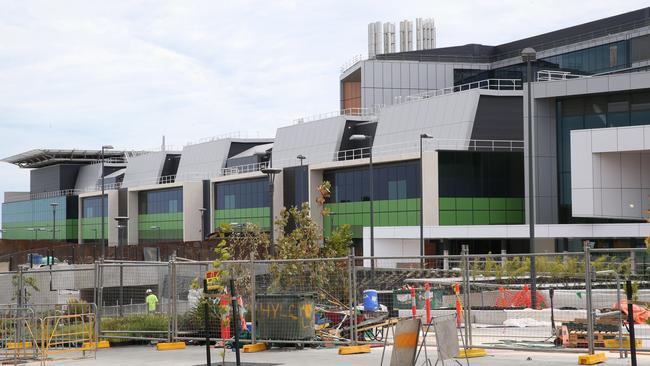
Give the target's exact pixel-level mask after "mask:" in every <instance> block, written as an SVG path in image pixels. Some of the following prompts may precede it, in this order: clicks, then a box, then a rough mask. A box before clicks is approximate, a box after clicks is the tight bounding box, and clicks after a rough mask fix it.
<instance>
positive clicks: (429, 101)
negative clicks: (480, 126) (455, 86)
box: [373, 89, 522, 155]
mask: <svg viewBox="0 0 650 366" xmlns="http://www.w3.org/2000/svg"><path fill="white" fill-rule="evenodd" d="M481 95H492V96H500V95H501V96H521V95H522V91H520V90H510V91H498V90H485V89H470V90H466V91H461V92H455V93H450V94H444V95H439V96H433V97H430V98H424V99H420V100H415V101H410V102H404V103H401V104H394V105H390V106H386V107H385V108H383V109H382V110H381V112H380V114H379V121H378V123H377V130H376V132H375V139H374V142H373V153H374V154H376V155H386V154H393V153H397V152H415V151H417V150H418V149H419V138H420V135H421V134H423V133H426V134H429V135H431V136H433V137H434V138H436V139H439V140H448V141H449V140H451V141H454V140H455V141H459V144H460V145H462V142H463V141H467V140H470V139H471V138H472V130H473V127H474V119H475V116H476V110H477V107H478V104H479V100H480V97H481ZM395 141H398V143H395Z"/></svg>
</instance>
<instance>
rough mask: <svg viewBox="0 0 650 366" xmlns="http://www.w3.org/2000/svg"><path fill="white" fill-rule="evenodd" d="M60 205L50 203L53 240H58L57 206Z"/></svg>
mask: <svg viewBox="0 0 650 366" xmlns="http://www.w3.org/2000/svg"><path fill="white" fill-rule="evenodd" d="M58 205H59V204H58V203H56V202H52V203H50V206H52V240H56V206H58Z"/></svg>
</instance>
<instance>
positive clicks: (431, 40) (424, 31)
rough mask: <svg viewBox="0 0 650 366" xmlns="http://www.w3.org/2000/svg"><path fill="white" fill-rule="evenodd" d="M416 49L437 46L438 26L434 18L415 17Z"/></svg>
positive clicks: (428, 48) (427, 48)
mask: <svg viewBox="0 0 650 366" xmlns="http://www.w3.org/2000/svg"><path fill="white" fill-rule="evenodd" d="M415 47H416V48H415V49H416V50H430V49H432V48H436V27H435V23H434V21H433V18H425V19H423V18H417V19H415Z"/></svg>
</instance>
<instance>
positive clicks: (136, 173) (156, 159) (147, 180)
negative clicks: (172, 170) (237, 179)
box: [122, 151, 182, 187]
mask: <svg viewBox="0 0 650 366" xmlns="http://www.w3.org/2000/svg"><path fill="white" fill-rule="evenodd" d="M166 156H167V153H166V152H164V151H159V152H152V153H148V154H143V155H138V156H135V157H131V158H129V162H128V164H127V166H126V171H125V172H124V181H122V187H133V186H141V185H150V184H158V179H159V178H160V174H161V173H162V169H163V164H164V163H165V158H166ZM181 160H182V159H181Z"/></svg>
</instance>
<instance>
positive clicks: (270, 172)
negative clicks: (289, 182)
mask: <svg viewBox="0 0 650 366" xmlns="http://www.w3.org/2000/svg"><path fill="white" fill-rule="evenodd" d="M280 172H282V169H278V168H270V167H269V168H265V169H262V173H264V174H266V175H267V176H268V177H269V200H270V202H269V206H270V210H271V212H270V214H269V238H270V241H271V256H275V254H276V250H275V249H276V248H275V229H274V228H273V190H274V183H275V176H276V174H279V173H280Z"/></svg>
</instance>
